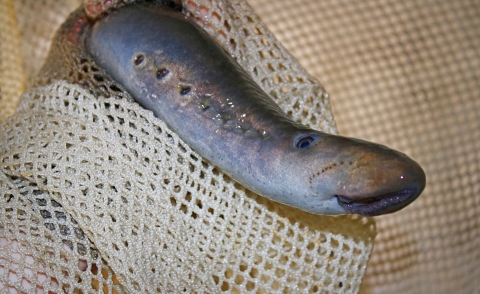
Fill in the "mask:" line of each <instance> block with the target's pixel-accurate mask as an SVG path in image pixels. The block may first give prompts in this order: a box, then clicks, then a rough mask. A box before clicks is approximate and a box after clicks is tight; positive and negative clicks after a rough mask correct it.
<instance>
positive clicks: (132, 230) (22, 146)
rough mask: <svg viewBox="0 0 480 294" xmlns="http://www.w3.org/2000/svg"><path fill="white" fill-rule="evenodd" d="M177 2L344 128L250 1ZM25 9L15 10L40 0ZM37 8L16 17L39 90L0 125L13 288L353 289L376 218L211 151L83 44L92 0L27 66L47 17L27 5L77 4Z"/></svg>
mask: <svg viewBox="0 0 480 294" xmlns="http://www.w3.org/2000/svg"><path fill="white" fill-rule="evenodd" d="M97 2H98V3H97ZM97 2H95V1H88V4H89V5H94V7H99V8H98V9H103V8H102V7H103V6H102V5H100V6H98V5H97V4H102V3H103V2H100V1H97ZM183 4H184V7H185V8H186V10H187V14H189V15H190V16H191V17H192V18H194V19H195V20H196V21H197V22H198V23H199V24H200V25H201V26H203V27H204V28H205V29H206V30H207V31H208V32H209V33H210V34H211V35H212V36H213V37H214V38H216V39H217V40H218V41H219V42H220V43H222V44H223V45H224V47H225V48H226V50H227V51H229V53H230V54H232V55H233V56H234V57H235V58H236V59H237V60H238V61H239V63H240V64H241V65H242V66H243V67H244V68H245V69H247V71H248V72H249V73H250V74H251V75H252V76H253V77H254V79H255V80H256V81H257V82H258V83H259V84H260V85H261V86H262V87H263V88H264V89H265V90H266V91H267V92H268V93H269V94H270V95H271V96H272V97H273V98H274V99H276V100H277V102H278V103H279V105H280V106H281V107H283V108H284V109H285V110H286V111H287V112H288V113H289V114H290V115H291V116H292V117H293V118H294V119H295V120H297V121H300V122H302V123H304V124H307V125H310V126H312V127H314V128H317V129H321V130H325V131H328V132H335V131H336V129H335V124H334V122H333V118H332V115H331V111H330V106H329V96H328V95H327V94H326V93H325V92H324V90H323V88H322V87H321V86H320V85H319V84H318V82H317V81H316V80H315V79H314V78H312V77H311V76H310V75H308V74H307V73H306V71H305V70H304V69H303V68H302V67H301V66H300V65H299V64H298V63H297V62H296V61H295V60H294V59H293V58H292V57H291V56H290V55H289V53H288V52H287V51H286V50H285V49H284V48H283V47H282V45H280V43H279V42H278V41H277V40H276V39H275V38H274V37H273V35H272V34H271V33H270V32H269V31H268V30H267V29H266V27H265V25H264V24H263V23H262V22H261V21H260V19H259V18H258V17H257V16H256V15H255V13H254V12H253V11H252V10H251V8H250V6H248V4H247V3H245V2H243V1H238V2H237V1H219V2H213V1H195V2H194V1H188V2H185V3H183ZM16 5H17V7H16V9H17V13H18V14H19V15H20V14H21V13H22V11H24V10H29V8H31V5H32V4H31V2H30V1H25V2H21V1H19V3H18V4H16ZM35 5H39V9H38V13H37V14H38V16H37V15H30V16H28V17H25V18H23V20H22V21H20V19H22V18H21V17H19V18H18V19H19V21H18V24H19V27H20V32H21V36H22V38H28V36H29V34H30V33H32V34H35V38H36V40H37V41H35V42H33V41H22V44H23V45H22V46H27V47H28V46H34V47H35V48H24V49H23V57H24V64H25V65H26V66H25V72H26V75H27V76H28V77H32V78H30V79H29V84H30V85H31V87H30V88H29V89H28V90H27V91H26V92H25V93H24V94H23V95H22V97H21V102H20V105H19V106H18V109H17V111H16V113H15V115H13V116H11V117H9V118H7V119H5V120H4V122H3V123H2V125H1V126H0V127H1V128H0V142H1V145H0V147H1V148H0V156H1V166H0V168H1V172H0V175H1V178H0V187H1V190H0V191H1V193H2V197H1V198H0V202H1V205H0V207H2V209H1V213H0V287H1V288H2V289H3V290H4V291H12V292H16V291H18V292H21V291H30V292H34V291H39V292H49V291H50V292H59V291H63V292H69V293H76V292H95V291H99V290H101V291H103V292H105V293H121V292H132V293H138V292H142V293H143V292H180V291H183V292H188V293H190V292H203V293H216V292H222V291H225V292H226V291H228V292H233V293H242V292H252V293H268V292H271V291H276V292H285V293H295V292H298V291H306V292H321V293H339V292H345V293H348V292H357V291H358V289H359V287H360V282H361V280H362V277H363V275H364V274H365V269H366V263H367V260H368V257H369V253H370V251H371V249H372V244H373V237H374V236H375V232H376V231H375V225H374V222H373V220H372V219H368V218H361V217H357V216H340V217H329V216H315V215H311V214H307V213H304V212H302V211H299V210H296V209H293V208H290V207H286V206H283V205H280V204H277V203H273V202H270V201H268V200H266V199H264V198H263V197H259V196H257V195H255V194H254V193H252V192H250V191H248V190H246V189H245V188H243V187H242V186H240V185H239V184H237V183H235V182H234V181H232V180H231V179H230V178H229V177H227V176H226V175H224V174H223V173H221V172H220V171H218V170H217V169H216V168H215V167H214V166H212V165H210V164H208V163H206V162H204V161H203V160H202V159H201V157H200V156H199V155H198V154H196V153H195V152H194V151H192V150H191V149H190V148H189V147H188V146H187V145H186V144H184V143H183V142H182V141H181V140H180V139H179V138H178V137H177V136H176V134H175V133H173V132H171V131H170V130H169V129H168V128H167V127H166V126H165V124H164V123H163V122H162V121H160V120H158V119H156V118H154V117H153V115H152V113H151V112H149V111H146V110H145V109H142V108H141V107H140V106H138V105H137V104H136V103H133V102H132V99H131V98H130V96H129V95H128V93H125V92H124V91H123V90H122V87H121V85H118V84H115V83H114V82H113V81H112V80H111V79H110V78H109V77H108V76H107V75H105V74H104V73H103V71H102V69H100V68H98V67H97V66H96V65H95V64H94V63H93V62H92V61H91V60H90V59H89V57H88V56H87V55H86V54H85V52H83V50H81V48H80V47H79V46H78V44H79V39H78V38H79V36H78V34H76V33H75V32H77V31H78V30H81V29H82V27H83V26H85V24H86V22H87V20H86V17H85V15H83V11H82V10H77V11H76V12H75V13H74V14H73V15H72V16H71V17H70V18H69V19H68V20H67V21H66V22H65V24H64V25H63V26H62V28H61V29H60V30H59V31H58V33H57V34H56V36H55V37H54V43H53V44H54V45H53V46H52V47H51V51H50V53H49V55H48V56H47V57H46V65H45V66H44V67H42V68H41V69H40V72H39V74H38V75H36V77H35V78H33V76H35V73H36V72H37V71H38V70H39V68H40V64H41V62H42V61H43V60H40V59H41V56H46V54H45V52H44V51H42V48H47V47H48V45H45V44H48V42H50V39H51V37H52V32H51V31H50V29H49V28H52V27H50V25H51V24H45V27H43V28H41V29H40V28H39V29H37V30H33V29H32V26H35V25H36V23H35V22H33V21H31V19H30V17H32V18H33V17H38V18H37V22H39V19H40V20H44V19H42V18H41V15H40V12H43V13H46V14H47V15H51V16H56V17H57V18H58V19H55V21H52V22H54V23H56V24H58V23H60V22H62V21H64V20H65V18H66V15H67V12H68V11H69V10H70V9H67V8H60V7H58V6H59V4H58V3H57V2H54V1H52V2H48V1H43V2H40V4H35ZM115 5H116V4H115ZM107 6H108V5H107ZM42 40H44V41H42ZM28 42H32V43H28ZM34 44H36V45H34ZM33 52H36V53H33ZM1 79H6V80H8V79H12V77H11V76H9V75H3V73H2V76H1Z"/></svg>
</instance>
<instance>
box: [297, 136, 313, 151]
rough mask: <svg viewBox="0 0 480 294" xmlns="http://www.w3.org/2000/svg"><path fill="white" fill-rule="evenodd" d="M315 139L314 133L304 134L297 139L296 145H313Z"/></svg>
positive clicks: (300, 146) (305, 146)
mask: <svg viewBox="0 0 480 294" xmlns="http://www.w3.org/2000/svg"><path fill="white" fill-rule="evenodd" d="M314 141H315V137H314V136H313V135H304V136H301V137H300V138H298V139H297V142H296V143H295V147H297V148H298V149H304V148H307V147H309V146H310V145H312V143H313V142H314Z"/></svg>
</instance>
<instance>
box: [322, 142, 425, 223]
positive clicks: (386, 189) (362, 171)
mask: <svg viewBox="0 0 480 294" xmlns="http://www.w3.org/2000/svg"><path fill="white" fill-rule="evenodd" d="M331 140H332V141H334V142H330V143H335V144H334V145H335V146H337V148H338V149H336V150H337V151H334V153H337V152H338V153H337V154H336V156H334V157H335V158H336V160H335V161H333V162H335V163H338V162H340V163H342V164H335V163H333V164H330V168H328V167H327V168H326V169H327V171H325V173H326V174H329V173H330V176H334V177H333V178H335V181H330V186H331V187H332V190H331V193H332V196H333V197H336V198H337V203H338V205H340V206H341V207H342V208H343V209H344V210H345V211H346V213H353V214H359V215H364V216H375V215H381V214H387V213H392V212H395V211H398V210H400V209H402V208H404V207H405V206H407V205H409V204H410V203H411V202H413V201H414V200H415V199H416V198H417V197H418V196H419V195H420V193H421V192H422V191H423V189H424V188H425V184H426V177H425V173H424V171H423V169H422V168H421V167H420V165H419V164H418V163H416V162H415V161H414V160H413V159H411V158H409V157H408V156H407V155H405V154H403V153H401V152H398V151H396V150H392V149H390V148H388V147H386V146H383V145H379V144H374V143H370V142H365V141H362V140H357V139H350V138H344V137H333V136H332V137H331ZM332 166H334V167H332Z"/></svg>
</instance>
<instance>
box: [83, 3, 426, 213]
mask: <svg viewBox="0 0 480 294" xmlns="http://www.w3.org/2000/svg"><path fill="white" fill-rule="evenodd" d="M86 35H87V37H86V40H85V46H86V49H87V51H88V52H89V54H90V55H91V56H92V58H93V59H94V61H95V62H96V63H97V64H98V65H100V66H101V67H102V68H103V69H104V70H105V71H106V72H107V74H109V75H110V76H111V77H112V78H113V79H114V80H116V81H117V82H118V83H120V84H121V85H122V86H123V87H124V88H125V89H127V91H128V92H129V93H130V94H131V95H132V96H133V97H134V99H135V100H136V101H137V102H138V103H139V104H140V105H142V106H143V107H144V108H146V109H149V110H151V111H153V113H154V114H155V116H157V117H158V118H160V119H162V120H163V121H165V122H166V123H167V124H168V126H169V127H170V128H171V129H172V130H173V131H175V132H176V133H177V134H178V135H179V136H180V137H181V138H182V139H183V140H184V141H185V142H186V143H187V144H189V145H190V146H191V147H192V148H193V149H194V150H196V151H197V152H198V153H199V154H200V155H201V156H202V157H204V158H205V159H207V160H208V161H210V162H211V163H213V164H214V165H216V166H218V167H219V168H220V169H221V170H222V171H224V172H225V173H227V174H228V175H230V176H231V177H232V178H233V179H235V180H236V181H238V182H239V183H241V184H243V185H244V186H246V187H247V188H249V189H251V190H253V191H255V192H257V193H258V194H260V195H263V196H265V197H267V198H270V199H272V200H274V201H278V202H281V203H284V204H287V205H290V206H293V207H297V208H299V209H302V210H304V211H307V212H311V213H316V214H348V213H355V214H360V215H366V216H373V215H379V214H384V213H391V212H394V211H397V210H399V209H402V208H403V207H405V206H406V205H408V204H409V203H411V202H412V201H413V200H415V199H416V198H417V197H418V196H419V195H420V193H421V192H422V191H423V189H424V187H425V181H426V179H425V173H424V172H423V170H422V168H421V167H420V166H419V165H418V164H417V163H416V162H415V161H413V160H412V159H410V158H409V157H407V156H406V155H405V154H403V153H400V152H398V151H395V150H392V149H389V148H387V147H385V146H382V145H378V144H374V143H370V142H366V141H362V140H358V139H352V138H346V137H341V136H335V135H330V134H326V133H323V132H320V131H316V130H313V129H310V128H308V127H306V126H303V125H301V124H298V123H296V122H294V121H292V120H291V119H290V118H289V117H288V116H287V115H286V114H285V113H284V112H283V111H282V110H281V109H280V108H279V106H278V105H276V104H275V103H274V101H273V100H272V99H271V98H270V97H269V96H268V95H267V94H266V93H265V92H264V91H263V90H262V89H261V88H260V87H259V86H258V85H257V84H256V83H255V82H254V81H253V80H252V79H251V77H250V76H249V75H248V74H247V73H246V72H245V71H244V70H243V69H242V68H241V67H240V66H239V65H238V64H237V63H236V62H235V61H234V60H233V59H232V58H231V57H230V56H229V55H228V54H226V53H225V51H224V50H223V49H222V48H221V46H220V45H219V44H217V43H216V42H215V41H214V40H213V39H212V38H211V37H210V36H209V35H208V34H207V33H205V32H204V31H203V30H202V29H201V28H199V27H198V26H196V25H195V24H194V23H193V22H191V21H189V20H188V19H186V17H185V16H184V15H183V14H181V13H178V12H175V11H173V10H171V9H168V8H166V7H162V6H159V5H155V4H151V3H141V4H131V5H128V6H124V7H122V8H120V9H118V10H116V11H113V12H111V13H110V14H109V15H107V16H105V17H103V18H102V19H100V20H98V21H97V22H96V23H95V24H94V25H93V26H92V27H90V28H89V32H87V34H86Z"/></svg>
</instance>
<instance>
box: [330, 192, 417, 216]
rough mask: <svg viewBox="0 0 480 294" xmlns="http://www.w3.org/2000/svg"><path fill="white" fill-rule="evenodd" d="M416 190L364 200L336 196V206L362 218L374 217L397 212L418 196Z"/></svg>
mask: <svg viewBox="0 0 480 294" xmlns="http://www.w3.org/2000/svg"><path fill="white" fill-rule="evenodd" d="M419 194H420V193H418V191H417V189H404V190H401V191H398V192H395V193H390V194H385V195H382V196H378V197H375V198H369V199H365V200H354V199H351V198H349V197H347V196H341V195H336V197H337V202H338V204H339V205H340V206H341V207H342V208H343V209H345V210H346V211H347V212H348V213H354V214H359V215H362V216H376V215H381V214H387V213H392V212H395V211H398V210H400V209H402V208H404V207H405V206H407V205H408V204H410V203H412V202H413V200H415V199H416V198H417V197H418V195H419Z"/></svg>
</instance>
